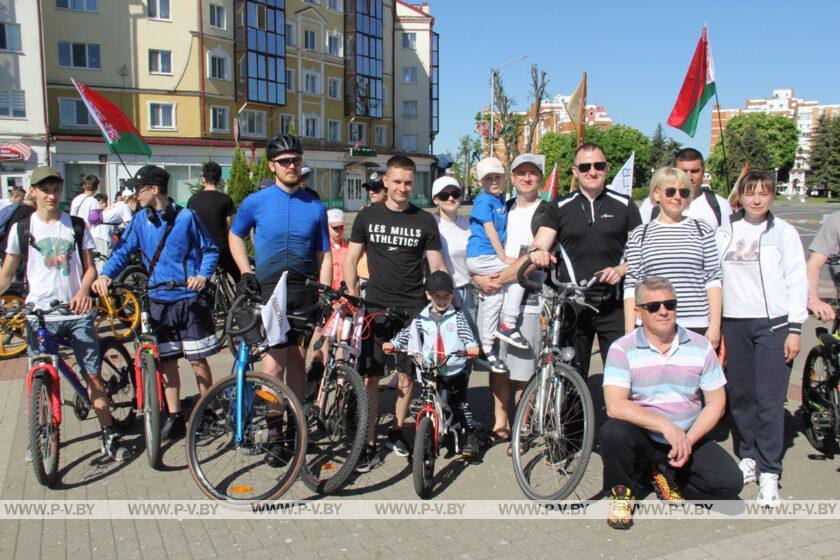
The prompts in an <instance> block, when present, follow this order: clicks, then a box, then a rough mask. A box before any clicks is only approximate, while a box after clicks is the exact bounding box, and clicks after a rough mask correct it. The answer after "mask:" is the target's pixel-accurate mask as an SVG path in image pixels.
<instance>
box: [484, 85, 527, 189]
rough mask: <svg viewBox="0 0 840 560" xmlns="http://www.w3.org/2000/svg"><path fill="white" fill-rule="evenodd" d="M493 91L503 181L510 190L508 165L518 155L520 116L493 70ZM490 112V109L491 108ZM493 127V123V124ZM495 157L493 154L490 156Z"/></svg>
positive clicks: (521, 120) (520, 128) (514, 103)
mask: <svg viewBox="0 0 840 560" xmlns="http://www.w3.org/2000/svg"><path fill="white" fill-rule="evenodd" d="M494 78H495V79H494V82H493V86H494V87H493V91H494V92H495V98H496V115H497V116H498V119H499V125H500V127H501V128H500V129H499V133H498V134H497V137H499V138H501V139H502V142H503V144H504V146H505V161H504V164H505V178H506V179H505V180H506V190H510V187H511V185H510V165H511V163H513V160H514V158H515V157H516V156H518V155H519V138H520V136H521V135H522V124H523V119H522V115H520V114H518V113H516V112H515V111H514V106H515V105H516V100H515V99H514V98H512V97H508V95H507V93H505V88H504V86H503V85H502V78H501V77H499V73H498V71H495V70H494ZM491 110H492V107H491ZM494 125H495V123H494ZM490 147H491V151H492V149H493V139H491V140H490ZM491 155H495V154H491Z"/></svg>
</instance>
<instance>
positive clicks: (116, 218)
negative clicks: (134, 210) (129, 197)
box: [90, 201, 132, 241]
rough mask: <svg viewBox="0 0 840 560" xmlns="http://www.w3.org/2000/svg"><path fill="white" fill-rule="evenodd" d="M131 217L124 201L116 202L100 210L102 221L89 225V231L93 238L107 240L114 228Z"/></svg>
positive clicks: (128, 220)
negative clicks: (95, 224)
mask: <svg viewBox="0 0 840 560" xmlns="http://www.w3.org/2000/svg"><path fill="white" fill-rule="evenodd" d="M131 218H132V214H131V209H130V208H129V207H128V204H126V203H125V202H122V201H120V202H117V203H116V204H114V205H113V206H111V207H109V208H106V209H105V210H103V211H102V223H101V224H99V225H97V226H91V228H90V231H91V233H92V234H93V238H94V239H102V240H105V241H108V240H109V239H111V236H112V235H113V233H114V228H116V227H117V226H118V225H120V224H122V223H124V222H130V221H131Z"/></svg>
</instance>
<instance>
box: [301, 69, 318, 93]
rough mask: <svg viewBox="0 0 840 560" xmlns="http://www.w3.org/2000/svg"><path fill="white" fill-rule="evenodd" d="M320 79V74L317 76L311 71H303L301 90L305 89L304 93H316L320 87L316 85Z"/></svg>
mask: <svg viewBox="0 0 840 560" xmlns="http://www.w3.org/2000/svg"><path fill="white" fill-rule="evenodd" d="M320 81H321V76H319V75H318V74H314V73H312V72H304V74H303V91H305V92H306V93H311V94H313V95H317V94H318V93H320V89H321V88H319V87H318V85H319V82H320Z"/></svg>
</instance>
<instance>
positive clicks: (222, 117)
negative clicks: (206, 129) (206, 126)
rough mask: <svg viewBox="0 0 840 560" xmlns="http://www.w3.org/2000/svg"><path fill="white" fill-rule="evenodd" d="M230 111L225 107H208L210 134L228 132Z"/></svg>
mask: <svg viewBox="0 0 840 560" xmlns="http://www.w3.org/2000/svg"><path fill="white" fill-rule="evenodd" d="M229 115H230V111H229V110H228V108H227V107H215V106H211V107H210V132H230V116H229Z"/></svg>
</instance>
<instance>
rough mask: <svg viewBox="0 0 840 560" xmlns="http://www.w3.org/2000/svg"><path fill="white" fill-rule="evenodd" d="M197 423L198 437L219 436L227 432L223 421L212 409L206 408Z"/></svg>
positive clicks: (196, 432) (196, 433)
mask: <svg viewBox="0 0 840 560" xmlns="http://www.w3.org/2000/svg"><path fill="white" fill-rule="evenodd" d="M197 421H198V426H196V428H195V435H197V436H219V435H222V434H223V433H225V431H226V430H225V426H224V421H223V419H222V418H221V417H220V416H219V415H218V413H216V411H215V410H213V409H212V408H205V409H204V410H203V411H202V412H201V416H200V417H198V418H197Z"/></svg>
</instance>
